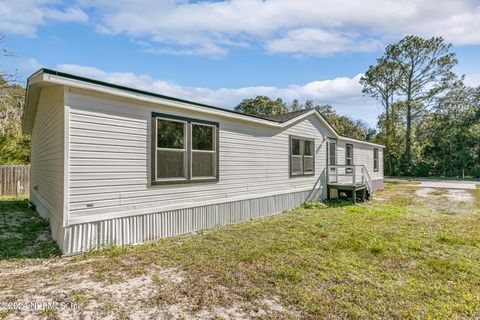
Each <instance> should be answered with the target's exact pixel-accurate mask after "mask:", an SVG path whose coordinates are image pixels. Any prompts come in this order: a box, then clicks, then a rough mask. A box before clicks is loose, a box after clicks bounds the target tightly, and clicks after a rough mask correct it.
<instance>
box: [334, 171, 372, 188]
mask: <svg viewBox="0 0 480 320" xmlns="http://www.w3.org/2000/svg"><path fill="white" fill-rule="evenodd" d="M327 184H339V185H349V186H361V185H362V186H363V185H365V186H366V188H367V190H368V191H369V192H371V191H372V177H371V176H370V173H369V172H368V170H367V168H366V167H365V166H364V165H352V166H350V165H328V166H327Z"/></svg>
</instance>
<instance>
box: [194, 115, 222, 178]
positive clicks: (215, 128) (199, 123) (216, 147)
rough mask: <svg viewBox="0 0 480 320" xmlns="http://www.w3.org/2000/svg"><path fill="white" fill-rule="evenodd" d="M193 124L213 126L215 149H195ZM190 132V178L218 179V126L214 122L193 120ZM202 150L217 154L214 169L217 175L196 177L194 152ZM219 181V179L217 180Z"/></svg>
mask: <svg viewBox="0 0 480 320" xmlns="http://www.w3.org/2000/svg"><path fill="white" fill-rule="evenodd" d="M193 125H200V126H206V127H213V131H212V132H213V141H212V142H213V150H196V149H193V145H192V142H193V129H192V127H193ZM189 126H190V134H189V138H190V152H189V155H190V159H191V160H190V161H189V164H190V168H189V170H190V179H191V180H192V182H193V181H200V182H201V181H206V180H209V181H212V180H216V179H218V152H217V151H218V139H217V136H218V132H217V131H218V130H217V128H218V126H216V125H214V124H207V123H201V122H198V121H192V122H191V123H190V124H189ZM194 151H195V152H202V153H213V154H217V156H216V159H215V169H214V172H215V175H216V176H211V177H209V176H205V177H203V176H199V177H194V176H193V152H194ZM217 181H218V180H217Z"/></svg>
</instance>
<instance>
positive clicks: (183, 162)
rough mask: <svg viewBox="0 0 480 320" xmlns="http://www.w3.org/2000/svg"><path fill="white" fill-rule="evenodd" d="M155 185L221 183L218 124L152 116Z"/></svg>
mask: <svg viewBox="0 0 480 320" xmlns="http://www.w3.org/2000/svg"><path fill="white" fill-rule="evenodd" d="M152 130H153V131H152V133H153V135H152V137H154V139H155V140H154V141H153V142H154V143H153V146H154V148H152V184H163V183H184V182H198V181H217V180H218V147H217V145H218V142H217V141H218V140H217V137H218V123H214V122H207V121H199V120H193V119H189V118H182V117H174V116H169V115H162V114H158V113H153V114H152Z"/></svg>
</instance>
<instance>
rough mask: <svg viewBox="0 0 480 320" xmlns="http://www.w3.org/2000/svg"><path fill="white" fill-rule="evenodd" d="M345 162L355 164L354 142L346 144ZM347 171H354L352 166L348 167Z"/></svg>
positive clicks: (348, 164)
mask: <svg viewBox="0 0 480 320" xmlns="http://www.w3.org/2000/svg"><path fill="white" fill-rule="evenodd" d="M345 164H346V165H347V166H353V144H347V145H346V146H345ZM345 171H346V173H352V172H353V170H352V168H346V169H345Z"/></svg>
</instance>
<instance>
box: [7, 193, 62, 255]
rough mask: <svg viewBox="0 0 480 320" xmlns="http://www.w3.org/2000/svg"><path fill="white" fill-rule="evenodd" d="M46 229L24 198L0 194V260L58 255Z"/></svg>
mask: <svg viewBox="0 0 480 320" xmlns="http://www.w3.org/2000/svg"><path fill="white" fill-rule="evenodd" d="M49 230H50V228H49V224H48V222H47V221H45V220H44V219H42V218H41V217H40V216H38V214H36V213H35V212H34V211H33V210H32V209H31V208H30V205H29V203H28V201H27V200H26V199H17V198H12V197H0V260H3V259H19V258H48V257H51V256H54V255H59V254H60V251H59V249H58V247H57V246H56V244H55V243H54V242H53V240H52V239H51V236H50V231H49Z"/></svg>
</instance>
